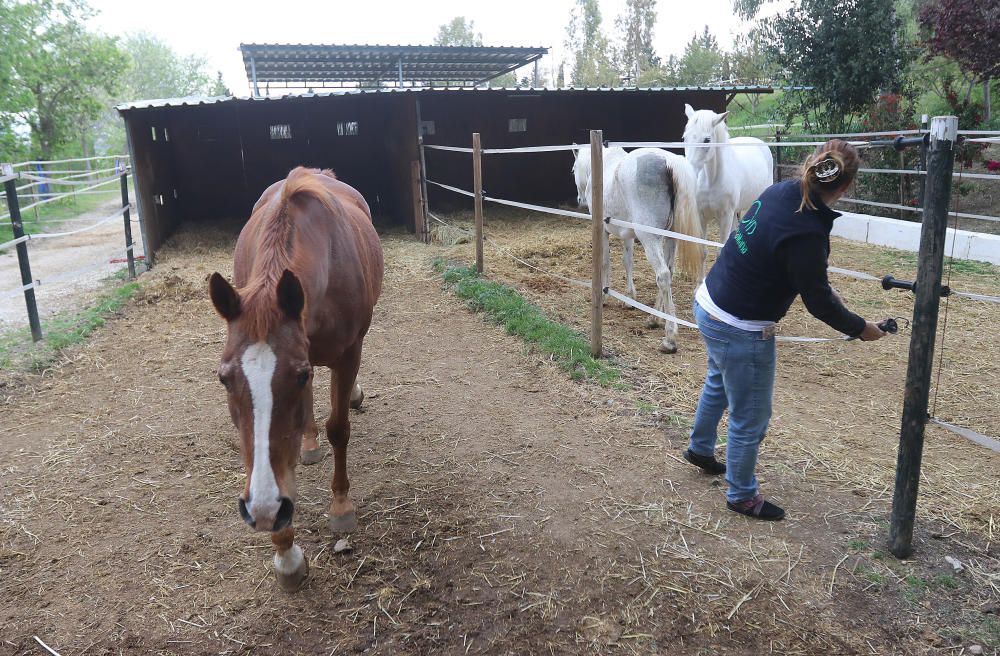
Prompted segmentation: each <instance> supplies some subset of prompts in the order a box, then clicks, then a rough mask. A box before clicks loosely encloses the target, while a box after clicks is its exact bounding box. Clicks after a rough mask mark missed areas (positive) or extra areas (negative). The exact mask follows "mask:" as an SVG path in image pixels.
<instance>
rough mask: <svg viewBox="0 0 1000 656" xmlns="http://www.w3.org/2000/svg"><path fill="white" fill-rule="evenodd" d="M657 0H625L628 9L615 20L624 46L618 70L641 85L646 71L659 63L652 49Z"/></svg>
mask: <svg viewBox="0 0 1000 656" xmlns="http://www.w3.org/2000/svg"><path fill="white" fill-rule="evenodd" d="M654 25H656V0H626V2H625V11H624V13H622V15H620V16H619V17H618V18H616V19H615V26H616V27H617V28H618V32H619V38H620V39H621V46H620V47H619V48H618V49H617V52H616V55H617V56H616V59H617V63H618V70H619V71H620V72H621V74H622V75H623V76H629V77H631V78H632V80H633V82H634V83H635V84H639V81H640V80H641V79H642V76H643V74H644V73H646V72H647V71H650V70H653V69H656V68H657V67H658V66H659V65H660V58H659V57H657V56H656V50H655V49H654V48H653V27H654Z"/></svg>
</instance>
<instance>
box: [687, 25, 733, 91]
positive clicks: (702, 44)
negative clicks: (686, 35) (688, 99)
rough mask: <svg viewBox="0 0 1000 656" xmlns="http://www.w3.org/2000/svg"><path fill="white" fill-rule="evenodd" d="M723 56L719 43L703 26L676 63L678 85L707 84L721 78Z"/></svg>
mask: <svg viewBox="0 0 1000 656" xmlns="http://www.w3.org/2000/svg"><path fill="white" fill-rule="evenodd" d="M723 60H724V58H723V54H722V50H721V49H720V48H719V42H718V41H717V40H716V39H715V36H713V35H712V33H711V32H710V31H709V30H708V26H707V25H706V26H705V31H704V32H702V33H701V34H700V35H698V34H695V35H694V37H692V38H691V41H689V42H688V44H687V46H686V47H685V48H684V55H683V56H682V57H681V58H680V61H679V62H678V67H677V68H678V70H677V77H678V79H679V83H680V84H685V85H700V84H708V83H710V82H712V81H713V80H718V79H719V78H720V77H722V65H723Z"/></svg>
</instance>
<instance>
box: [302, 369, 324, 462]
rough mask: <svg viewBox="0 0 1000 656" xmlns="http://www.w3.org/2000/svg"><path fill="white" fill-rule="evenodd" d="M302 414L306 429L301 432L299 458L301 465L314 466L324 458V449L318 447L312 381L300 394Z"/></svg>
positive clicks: (317, 429)
mask: <svg viewBox="0 0 1000 656" xmlns="http://www.w3.org/2000/svg"><path fill="white" fill-rule="evenodd" d="M302 412H303V413H304V414H305V419H306V427H305V430H304V431H302V450H301V453H300V456H299V457H300V459H301V460H302V464H303V465H314V464H316V463H317V462H319V461H320V460H322V459H323V458H325V457H326V449H324V448H322V447H320V445H319V439H318V437H319V428H318V427H317V426H316V414H315V410H314V409H313V381H312V380H311V379H310V381H309V382H308V383H307V384H306V388H305V390H303V392H302Z"/></svg>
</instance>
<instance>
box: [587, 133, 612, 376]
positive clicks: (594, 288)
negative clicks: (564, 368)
mask: <svg viewBox="0 0 1000 656" xmlns="http://www.w3.org/2000/svg"><path fill="white" fill-rule="evenodd" d="M590 227H591V246H590V249H591V256H592V257H593V269H592V271H591V278H590V354H591V355H592V356H594V357H595V358H599V357H601V354H602V353H603V344H602V334H601V330H602V327H603V322H604V240H605V239H607V238H608V236H607V232H605V230H604V133H603V131H602V130H591V131H590Z"/></svg>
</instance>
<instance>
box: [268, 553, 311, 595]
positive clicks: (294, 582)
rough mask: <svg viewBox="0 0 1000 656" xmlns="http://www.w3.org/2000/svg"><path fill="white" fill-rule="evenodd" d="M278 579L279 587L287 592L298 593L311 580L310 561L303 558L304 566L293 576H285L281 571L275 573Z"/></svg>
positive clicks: (292, 574) (293, 573)
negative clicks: (307, 580)
mask: <svg viewBox="0 0 1000 656" xmlns="http://www.w3.org/2000/svg"><path fill="white" fill-rule="evenodd" d="M274 575H275V577H276V578H277V579H278V586H279V587H280V588H281V589H282V590H284V591H285V592H298V590H299V588H301V587H302V584H303V583H304V582H305V580H306V579H307V578H309V559H308V558H305V557H303V558H302V564H301V565H300V566H299V568H298V569H296V570H295V571H293V572H292V573H291V574H283V573H281V572H280V571H275V572H274Z"/></svg>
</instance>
